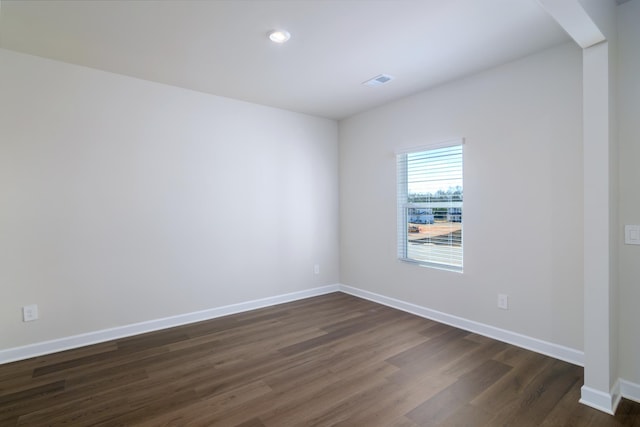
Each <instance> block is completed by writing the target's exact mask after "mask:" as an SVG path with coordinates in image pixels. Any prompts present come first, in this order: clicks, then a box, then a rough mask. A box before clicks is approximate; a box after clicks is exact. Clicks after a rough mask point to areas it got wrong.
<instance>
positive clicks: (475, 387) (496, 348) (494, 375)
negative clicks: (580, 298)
mask: <svg viewBox="0 0 640 427" xmlns="http://www.w3.org/2000/svg"><path fill="white" fill-rule="evenodd" d="M582 383H583V370H582V368H580V367H577V366H574V365H571V364H568V363H565V362H561V361H558V360H555V359H552V358H549V357H545V356H542V355H539V354H537V353H533V352H530V351H526V350H523V349H520V348H517V347H514V346H511V345H508V344H505V343H502V342H498V341H494V340H491V339H488V338H485V337H482V336H479V335H476V334H473V333H470V332H466V331H462V330H460V329H456V328H452V327H449V326H446V325H442V324H439V323H436V322H433V321H430V320H426V319H423V318H420V317H416V316H413V315H410V314H407V313H404V312H401V311H398V310H394V309H391V308H388V307H385V306H381V305H378V304H375V303H372V302H369V301H365V300H362V299H359V298H355V297H352V296H349V295H346V294H342V293H334V294H329V295H324V296H320V297H315V298H309V299H306V300H301V301H296V302H293V303H288V304H282V305H279V306H275V307H270V308H266V309H261V310H255V311H251V312H247V313H242V314H237V315H233V316H227V317H223V318H219V319H214V320H210V321H206V322H200V323H196V324H192V325H187V326H182V327H177V328H173V329H168V330H165V331H160V332H154V333H149V334H145V335H140V336H136V337H131V338H125V339H120V340H115V341H111V342H107V343H102V344H98V345H94V346H90V347H85V348H81V349H77V350H71V351H66V352H62V353H57V354H53V355H48V356H42V357H38V358H34V359H30V360H25V361H21V362H15V363H10V364H5V365H0V426H58V425H66V426H69V425H70V426H120V425H136V426H241V427H265V426H266V427H272V426H273V427H275V426H277V427H286V426H365V427H375V426H384V427H415V426H473V427H482V426H517V427H526V426H545V427H551V426H594V427H595V426H597V427H608V426H640V404H639V403H635V402H631V401H627V400H623V401H622V403H621V404H620V407H619V409H618V413H617V415H616V416H615V417H612V416H609V415H606V414H604V413H601V412H599V411H596V410H594V409H591V408H589V407H586V406H583V405H581V404H579V403H578V399H579V397H580V387H581V385H582Z"/></svg>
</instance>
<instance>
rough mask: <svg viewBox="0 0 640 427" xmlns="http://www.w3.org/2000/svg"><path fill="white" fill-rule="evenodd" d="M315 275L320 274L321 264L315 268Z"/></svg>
mask: <svg viewBox="0 0 640 427" xmlns="http://www.w3.org/2000/svg"><path fill="white" fill-rule="evenodd" d="M313 274H320V264H316V265H314V266H313Z"/></svg>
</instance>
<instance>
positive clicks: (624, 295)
mask: <svg viewBox="0 0 640 427" xmlns="http://www.w3.org/2000/svg"><path fill="white" fill-rule="evenodd" d="M617 12H618V35H619V37H618V49H619V51H618V57H619V63H618V72H619V74H618V85H619V90H618V138H619V155H620V156H619V160H620V163H619V173H620V175H619V177H620V179H619V182H620V183H619V223H620V227H619V230H618V233H619V234H618V235H619V237H620V245H619V293H620V302H619V307H620V310H619V323H620V326H619V329H620V376H621V378H623V379H625V380H627V381H631V382H633V383H635V384H640V333H638V325H640V310H638V303H639V302H640V279H639V278H640V262H638V261H639V260H640V246H630V245H625V244H624V237H623V227H624V224H640V198H639V197H638V183H640V167H639V165H638V159H640V122H639V121H638V117H640V77H639V76H640V47H639V46H640V27H639V26H638V19H640V0H632V1H630V2H628V3H624V4H622V5H620V6H618V11H617ZM636 397H637V396H636Z"/></svg>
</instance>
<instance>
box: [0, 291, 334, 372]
mask: <svg viewBox="0 0 640 427" xmlns="http://www.w3.org/2000/svg"><path fill="white" fill-rule="evenodd" d="M339 290H340V285H328V286H322V287H318V288H313V289H307V290H304V291H298V292H292V293H288V294H283V295H276V296H272V297H267V298H261V299H257V300H252V301H246V302H241V303H238V304H231V305H226V306H223V307H216V308H211V309H208V310H202V311H196V312H192V313H186V314H180V315H177V316H171V317H165V318H162V319H155V320H149V321H146V322H140V323H134V324H131V325H125V326H120V327H116V328H110V329H103V330H100V331H95V332H89V333H86V334H80V335H73V336H70V337H64V338H59V339H55V340H51V341H44V342H40V343H36V344H30V345H26V346H22V347H14V348H9V349H6V350H0V364H4V363H9V362H15V361H17V360H24V359H29V358H31V357H36V356H42V355H44V354H51V353H56V352H59V351H64V350H70V349H73V348H78V347H83V346H87V345H92V344H97V343H101V342H105V341H110V340H114V339H118V338H124V337H129V336H132V335H138V334H143V333H146V332H153V331H157V330H160V329H166V328H172V327H174V326H180V325H185V324H188V323H194V322H200V321H203V320H209V319H214V318H216V317H222V316H227V315H230V314H235V313H240V312H244V311H249V310H255V309H258V308H263V307H268V306H272V305H276V304H282V303H285V302H291V301H296V300H299V299H304V298H310V297H314V296H318V295H324V294H328V293H331V292H338V291H339Z"/></svg>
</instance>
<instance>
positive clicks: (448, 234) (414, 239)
mask: <svg viewBox="0 0 640 427" xmlns="http://www.w3.org/2000/svg"><path fill="white" fill-rule="evenodd" d="M462 142H463V141H462V140H455V141H447V142H444V143H440V144H433V145H430V146H426V147H422V148H418V149H415V150H411V151H406V152H402V153H399V154H398V155H397V161H398V258H400V259H401V260H403V261H410V262H415V263H418V264H421V265H424V266H428V267H436V268H444V269H447V270H454V271H460V272H461V271H462Z"/></svg>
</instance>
